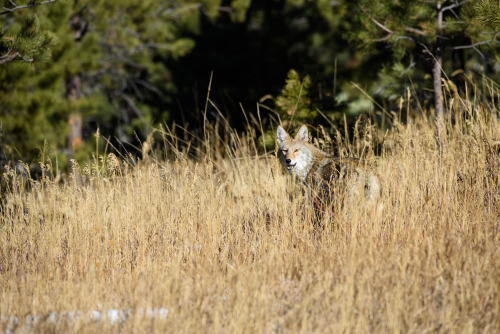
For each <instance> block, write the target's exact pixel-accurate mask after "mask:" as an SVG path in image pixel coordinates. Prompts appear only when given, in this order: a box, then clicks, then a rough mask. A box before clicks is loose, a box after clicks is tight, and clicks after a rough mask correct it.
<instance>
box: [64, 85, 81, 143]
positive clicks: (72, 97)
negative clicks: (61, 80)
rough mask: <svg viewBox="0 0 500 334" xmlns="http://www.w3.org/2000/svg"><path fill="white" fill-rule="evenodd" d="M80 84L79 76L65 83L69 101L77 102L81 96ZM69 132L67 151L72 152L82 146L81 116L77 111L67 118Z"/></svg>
mask: <svg viewBox="0 0 500 334" xmlns="http://www.w3.org/2000/svg"><path fill="white" fill-rule="evenodd" d="M81 88H82V82H81V79H80V76H79V75H74V76H72V77H71V78H69V80H68V81H67V82H66V97H67V99H68V100H69V101H77V100H78V99H80V97H81V96H82V90H81ZM68 125H69V127H70V132H69V135H68V138H67V145H68V149H70V150H72V151H73V152H74V151H75V150H76V149H78V147H80V145H81V144H82V115H81V114H80V112H79V111H75V112H73V113H72V114H71V115H69V117H68Z"/></svg>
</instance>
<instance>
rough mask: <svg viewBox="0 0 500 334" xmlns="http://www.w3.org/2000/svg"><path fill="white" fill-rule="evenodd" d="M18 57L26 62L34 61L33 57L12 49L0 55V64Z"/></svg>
mask: <svg viewBox="0 0 500 334" xmlns="http://www.w3.org/2000/svg"><path fill="white" fill-rule="evenodd" d="M18 57H19V58H21V59H22V60H24V61H25V62H27V63H32V62H33V61H34V59H30V58H25V57H23V56H22V55H21V54H20V53H19V52H17V51H12V52H9V53H7V54H6V55H5V56H1V57H0V65H3V64H5V63H8V62H10V61H13V60H15V59H16V58H18Z"/></svg>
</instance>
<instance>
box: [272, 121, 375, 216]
mask: <svg viewBox="0 0 500 334" xmlns="http://www.w3.org/2000/svg"><path fill="white" fill-rule="evenodd" d="M277 141H278V151H277V157H278V159H279V161H280V162H281V163H282V164H283V165H284V166H285V167H286V169H287V171H288V173H290V175H292V176H294V177H295V178H296V179H297V180H299V181H300V182H302V183H303V184H304V185H305V186H306V187H307V189H308V195H309V198H310V199H312V200H313V201H314V203H315V204H319V206H320V208H324V206H325V204H326V203H328V202H329V203H331V202H332V201H333V199H334V198H335V196H337V195H339V194H346V195H349V196H352V195H361V193H363V192H364V195H365V196H366V199H367V201H368V202H374V201H376V199H377V198H378V196H379V194H380V188H381V187H380V181H379V178H378V177H377V175H376V174H375V172H374V171H373V170H372V168H371V167H370V166H369V165H367V164H365V163H364V162H363V161H361V160H359V159H354V158H341V157H335V156H333V155H332V154H329V153H327V152H324V151H322V150H320V149H319V148H317V147H315V146H314V145H312V144H310V143H309V132H308V130H307V127H306V126H305V125H302V127H301V128H300V129H299V131H298V132H297V134H296V135H295V138H292V137H291V136H290V135H288V133H287V132H286V131H285V130H284V129H283V128H282V127H281V126H278V131H277Z"/></svg>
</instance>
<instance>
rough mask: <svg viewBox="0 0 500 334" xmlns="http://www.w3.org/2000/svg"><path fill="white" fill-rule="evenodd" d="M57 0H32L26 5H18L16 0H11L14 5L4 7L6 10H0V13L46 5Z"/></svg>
mask: <svg viewBox="0 0 500 334" xmlns="http://www.w3.org/2000/svg"><path fill="white" fill-rule="evenodd" d="M56 1H57V0H46V1H42V2H39V3H35V2H32V3H30V4H27V5H24V6H18V5H16V3H15V2H14V1H12V0H9V2H10V3H11V5H12V6H13V7H12V8H7V7H3V10H4V11H3V12H0V15H5V14H9V13H12V12H14V11H16V10H18V9H23V8H32V7H37V6H40V5H45V4H48V3H52V2H56Z"/></svg>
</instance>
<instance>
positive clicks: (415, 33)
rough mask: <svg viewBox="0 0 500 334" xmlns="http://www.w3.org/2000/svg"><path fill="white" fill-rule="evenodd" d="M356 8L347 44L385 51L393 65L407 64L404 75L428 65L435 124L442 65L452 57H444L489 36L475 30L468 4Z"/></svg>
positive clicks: (444, 0) (365, 4) (364, 4)
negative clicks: (354, 24) (386, 48)
mask: <svg viewBox="0 0 500 334" xmlns="http://www.w3.org/2000/svg"><path fill="white" fill-rule="evenodd" d="M357 6H358V8H359V15H357V16H356V19H357V20H358V22H359V24H358V28H357V29H354V30H353V31H352V32H351V33H350V34H349V38H350V39H351V40H352V41H353V42H356V43H357V44H358V45H360V46H362V47H364V49H365V50H367V51H373V50H375V48H379V47H380V46H389V47H390V48H391V51H392V59H393V61H395V62H401V61H403V60H406V61H408V62H409V66H408V67H407V68H406V69H405V71H406V72H409V71H411V70H412V69H413V68H414V67H416V66H417V63H418V62H419V61H420V60H424V63H427V64H430V65H431V66H430V67H431V68H432V71H431V72H432V85H433V91H434V106H435V112H436V116H437V117H438V118H441V117H443V115H444V113H445V111H444V106H443V96H442V87H441V85H442V77H443V76H442V74H443V71H445V68H446V66H444V63H443V61H444V60H446V61H451V56H452V53H453V52H449V51H450V50H451V51H456V50H463V49H464V48H466V47H467V46H472V45H474V44H475V43H478V42H479V41H483V40H487V39H489V38H491V36H492V35H491V34H488V33H487V32H485V31H484V30H483V29H482V27H480V25H478V24H477V20H475V17H474V13H473V4H472V3H471V2H458V1H451V0H435V1H419V0H418V1H377V2H372V1H368V0H360V1H358V2H357ZM422 55H424V57H422ZM445 58H446V59H445ZM462 63H463V61H462ZM424 66H425V64H424ZM462 66H463V64H462ZM402 73H403V72H402ZM448 74H451V73H448Z"/></svg>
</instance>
